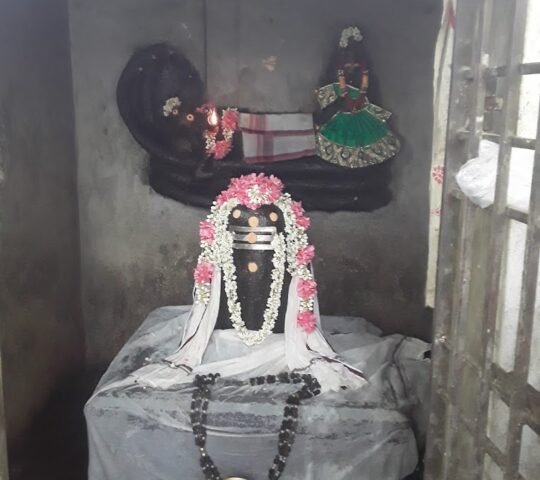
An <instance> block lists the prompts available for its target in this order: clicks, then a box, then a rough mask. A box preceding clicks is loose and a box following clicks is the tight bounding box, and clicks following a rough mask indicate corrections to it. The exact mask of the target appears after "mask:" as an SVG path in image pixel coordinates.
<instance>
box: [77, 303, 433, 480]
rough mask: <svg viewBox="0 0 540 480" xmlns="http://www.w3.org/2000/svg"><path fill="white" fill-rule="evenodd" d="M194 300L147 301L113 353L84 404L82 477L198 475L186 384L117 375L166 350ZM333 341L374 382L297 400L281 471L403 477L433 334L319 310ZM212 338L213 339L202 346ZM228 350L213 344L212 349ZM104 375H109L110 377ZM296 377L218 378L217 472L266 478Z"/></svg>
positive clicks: (305, 478)
mask: <svg viewBox="0 0 540 480" xmlns="http://www.w3.org/2000/svg"><path fill="white" fill-rule="evenodd" d="M189 308H190V307H189V306H181V307H164V308H160V309H157V310H155V311H154V312H152V313H151V314H150V315H149V316H148V318H147V319H146V320H145V322H144V323H143V324H142V326H141V327H140V328H139V329H138V330H137V332H136V333H135V334H134V335H133V337H132V338H131V339H130V340H129V341H128V342H127V344H126V345H125V346H124V348H123V349H122V350H121V351H120V352H119V354H118V355H117V356H116V358H115V359H114V360H113V362H112V363H111V365H110V367H109V369H108V370H107V372H106V373H105V375H104V376H103V378H102V379H101V381H100V383H99V385H98V387H97V388H96V391H95V393H94V395H93V396H92V398H91V399H90V400H89V401H88V403H87V405H86V407H85V415H86V421H87V426H88V437H89V449H90V463H89V480H199V479H200V480H204V478H205V477H204V475H203V473H202V471H201V469H200V466H199V457H198V449H197V447H196V446H195V444H194V441H193V435H192V432H191V426H190V420H189V411H190V403H191V393H192V391H193V389H192V387H191V385H190V384H183V385H179V386H178V387H174V388H172V389H169V390H156V389H151V388H143V387H141V386H139V385H136V384H131V385H129V384H128V385H124V386H113V387H112V388H111V387H110V385H111V384H113V383H114V384H116V383H117V382H118V381H119V380H122V379H125V378H126V377H128V376H129V374H130V373H132V372H134V371H135V370H137V369H138V368H140V367H141V366H143V365H145V364H148V363H152V362H155V361H156V360H159V359H161V358H164V357H166V356H167V355H170V354H171V353H172V352H173V351H174V350H175V349H176V348H177V347H178V343H179V341H180V338H181V335H182V329H183V322H184V321H185V317H186V315H185V314H186V312H188V311H189ZM322 324H323V328H324V329H325V332H326V335H327V338H328V340H329V342H330V344H331V345H332V347H333V348H334V349H335V350H336V351H337V352H338V353H339V354H340V355H341V356H342V357H343V358H344V359H345V360H346V361H347V362H348V363H350V364H352V365H353V366H355V367H358V368H361V369H362V370H363V371H364V372H365V373H366V375H367V376H368V378H369V383H368V385H366V386H365V387H362V388H361V389H359V390H354V391H353V390H343V391H341V392H328V393H325V394H323V395H320V396H318V397H316V398H314V399H311V400H309V401H306V402H305V403H303V404H302V406H301V407H300V413H299V427H298V433H297V437H296V442H295V444H294V446H293V448H292V452H291V454H290V456H289V461H288V464H287V467H286V468H285V471H284V474H283V475H282V477H281V478H283V479H284V480H323V479H325V480H326V479H331V480H402V479H403V478H405V477H406V476H407V475H409V474H410V473H412V472H413V471H414V469H415V467H416V465H417V460H418V453H417V452H418V448H421V447H422V443H423V441H424V436H425V419H426V418H427V411H428V408H429V405H428V404H429V398H428V394H429V393H428V392H429V378H430V362H429V360H426V359H424V353H425V352H426V351H427V350H429V345H428V344H426V343H424V342H422V341H420V340H417V339H413V338H408V337H404V336H402V335H390V336H386V337H382V336H381V333H380V331H379V330H378V329H377V328H376V327H374V326H373V325H371V324H369V323H368V322H366V321H365V320H362V319H359V318H350V317H324V316H323V317H322ZM209 350H211V349H209ZM217 354H220V355H221V354H224V355H227V352H215V351H214V352H212V351H208V352H207V355H212V356H213V355H217ZM108 386H109V387H108ZM292 388H294V387H293V386H291V385H272V386H268V385H267V386H265V387H252V386H226V387H225V386H223V385H221V386H220V385H219V382H218V384H217V385H216V386H215V387H214V389H213V398H212V402H211V403H210V408H209V416H208V443H207V448H208V451H209V453H210V455H211V456H212V458H213V460H214V462H215V464H216V465H217V467H218V469H219V470H220V472H221V475H222V477H223V478H226V477H228V476H238V477H242V478H246V479H248V480H263V479H266V478H268V470H269V468H270V466H271V464H272V460H273V457H274V456H275V454H276V451H277V432H278V430H279V426H280V423H281V420H282V415H283V408H284V404H285V399H286V397H287V395H288V393H291V389H292Z"/></svg>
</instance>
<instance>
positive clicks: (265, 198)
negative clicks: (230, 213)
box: [218, 173, 283, 210]
mask: <svg viewBox="0 0 540 480" xmlns="http://www.w3.org/2000/svg"><path fill="white" fill-rule="evenodd" d="M282 193H283V183H282V182H281V180H279V179H278V178H276V177H274V176H273V175H270V176H268V177H267V176H266V175H264V174H263V173H259V174H255V173H252V174H250V175H242V176H241V177H238V178H233V179H231V182H230V183H229V187H228V188H227V190H225V192H222V194H221V195H223V197H222V198H236V199H237V200H238V202H239V203H240V204H242V205H245V206H246V207H248V208H251V209H252V210H256V209H257V208H259V207H260V206H261V205H269V204H271V203H274V202H275V201H276V200H278V199H279V197H280V196H281V194H282ZM221 195H220V197H221ZM220 197H218V202H219V201H221V202H223V200H220Z"/></svg>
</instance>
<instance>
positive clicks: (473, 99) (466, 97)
mask: <svg viewBox="0 0 540 480" xmlns="http://www.w3.org/2000/svg"><path fill="white" fill-rule="evenodd" d="M482 6H483V1H482V0H467V1H460V2H459V3H458V5H457V21H456V33H455V47H454V58H453V64H454V70H453V74H452V87H451V96H450V98H451V103H450V112H449V118H448V139H447V153H446V159H445V183H444V189H443V212H442V219H441V233H440V240H439V242H440V244H439V249H440V250H439V251H440V252H441V254H440V256H439V262H438V268H437V292H436V298H435V318H434V342H433V350H434V351H433V370H432V372H433V375H432V395H433V398H437V399H440V401H441V402H444V403H445V404H446V408H445V412H444V415H445V417H446V421H444V420H443V421H441V418H440V415H441V414H442V413H443V412H441V411H438V410H437V409H433V410H432V411H431V413H430V422H429V432H428V443H427V451H426V471H425V479H426V480H436V479H437V480H439V479H446V478H448V475H449V470H450V462H451V461H452V460H451V448H450V445H451V444H452V443H453V442H452V439H454V438H455V434H456V430H455V429H456V419H457V418H458V416H459V412H458V411H457V410H456V409H455V407H454V405H453V403H454V402H453V401H452V399H455V394H456V390H457V382H458V379H459V371H460V368H461V367H460V358H459V357H458V355H457V352H456V351H455V349H456V347H457V344H458V343H459V333H460V330H461V329H460V326H461V321H462V319H463V315H462V312H463V305H462V304H461V299H462V298H464V297H463V295H464V294H465V295H466V293H467V292H466V290H467V286H466V285H465V287H464V288H462V285H461V284H457V283H456V279H458V278H461V277H462V276H463V277H465V278H468V277H469V275H468V274H467V271H468V270H470V264H469V258H468V257H469V249H470V248H469V247H470V234H469V233H468V230H469V227H470V226H471V223H472V222H470V219H471V207H470V206H464V205H463V204H464V202H463V201H461V200H457V199H456V198H455V197H454V196H453V192H454V191H455V190H456V184H455V175H456V173H457V171H458V170H459V168H460V167H461V165H462V164H463V163H464V162H465V161H466V160H467V159H468V158H470V155H471V153H474V152H475V151H476V149H477V146H478V140H479V138H476V133H477V132H476V130H477V128H476V126H477V125H476V121H475V118H476V115H475V114H476V108H475V105H476V103H477V101H478V90H477V85H478V82H479V79H480V75H479V74H478V72H476V74H475V70H476V67H477V66H478V65H479V64H480V55H481V52H480V49H479V46H478V44H479V43H480V35H479V32H480V31H481V30H482V29H481V28H479V26H480V25H481V12H482ZM471 106H472V107H473V108H472V109H471ZM471 122H472V123H473V124H474V125H475V128H474V130H475V132H474V134H473V135H472V138H470V141H469V142H468V143H467V142H464V141H463V140H462V138H461V135H460V132H462V131H464V130H465V129H467V128H468V127H469V126H470V125H471ZM460 239H465V241H464V242H460ZM458 246H459V248H458ZM458 255H459V257H458ZM449 334H450V335H449ZM449 337H450V338H449ZM448 354H449V355H450V368H449V370H448V374H449V375H448V377H446V373H447V372H445V371H444V369H445V358H446V356H447V355H448ZM448 387H450V393H451V395H450V398H448V397H447V396H445V395H444V390H445V389H446V388H448ZM447 426H449V427H450V429H451V431H449V432H447V429H446V427H447ZM447 440H449V441H448V442H447ZM441 455H443V462H442V475H441V476H440V473H439V468H440V465H439V462H438V457H439V456H441Z"/></svg>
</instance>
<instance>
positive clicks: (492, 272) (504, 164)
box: [476, 0, 527, 478]
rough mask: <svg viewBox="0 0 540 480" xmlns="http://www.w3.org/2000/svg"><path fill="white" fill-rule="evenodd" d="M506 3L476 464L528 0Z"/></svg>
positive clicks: (482, 427) (483, 420) (481, 436)
mask: <svg viewBox="0 0 540 480" xmlns="http://www.w3.org/2000/svg"><path fill="white" fill-rule="evenodd" d="M506 5H507V9H506V11H505V12H504V15H505V18H507V19H509V20H508V24H509V25H510V28H509V31H508V32H499V33H498V34H499V35H503V36H504V37H505V38H507V39H508V42H507V45H506V47H507V48H506V52H505V58H506V63H507V67H508V75H507V76H506V77H505V84H504V92H503V95H502V97H503V102H504V103H503V105H504V106H503V111H502V115H503V126H502V132H501V140H500V144H499V161H498V172H497V183H496V190H495V202H494V206H493V219H492V229H491V242H490V245H489V252H490V258H491V265H490V269H489V275H488V279H487V281H488V290H487V291H488V294H487V295H486V305H485V307H486V308H485V313H486V314H485V316H484V318H483V322H482V331H483V332H484V333H485V335H486V344H485V350H484V352H483V358H484V362H483V363H484V365H483V374H482V385H481V390H480V398H479V404H478V407H479V408H478V425H477V431H476V444H477V445H479V446H480V448H478V452H477V462H478V464H479V465H483V456H484V452H485V447H484V445H485V441H486V428H487V422H488V406H489V397H490V391H491V365H492V362H493V351H494V339H495V329H496V319H497V313H498V312H497V311H498V308H497V307H498V303H499V292H500V287H501V267H502V259H503V253H504V251H505V247H506V243H507V225H508V217H507V216H506V205H507V191H508V177H509V165H510V156H511V153H512V145H511V141H510V137H511V136H513V135H515V131H516V126H517V117H518V111H519V90H520V83H519V81H518V76H519V63H520V61H521V58H522V55H523V46H524V33H523V32H524V31H525V19H526V15H525V13H526V9H527V0H515V1H511V2H506ZM503 453H505V452H503ZM482 473H483V472H482V467H481V468H480V469H479V472H478V476H477V478H481V475H482Z"/></svg>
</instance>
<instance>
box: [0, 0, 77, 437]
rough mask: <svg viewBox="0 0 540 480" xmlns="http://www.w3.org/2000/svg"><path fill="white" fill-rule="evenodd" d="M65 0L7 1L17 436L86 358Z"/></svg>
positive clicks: (6, 142) (2, 34)
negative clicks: (81, 307) (82, 316)
mask: <svg viewBox="0 0 540 480" xmlns="http://www.w3.org/2000/svg"><path fill="white" fill-rule="evenodd" d="M68 33H69V30H68V14H67V2H66V1H65V0H48V1H46V2H44V1H42V0H9V1H8V0H6V1H3V2H0V72H1V73H0V167H1V168H0V169H1V171H2V175H1V176H2V177H3V181H2V183H0V322H1V323H0V325H1V326H0V332H1V337H2V357H3V367H4V369H3V370H4V395H5V401H6V414H7V418H8V434H9V438H10V439H18V437H19V436H20V434H21V433H22V432H23V431H24V430H25V429H26V428H27V426H28V425H29V424H30V423H31V422H32V420H33V417H34V415H35V414H36V412H37V410H39V409H40V407H41V406H42V405H43V404H44V403H45V402H46V400H47V398H48V397H49V396H50V395H51V394H52V392H53V391H54V390H56V389H57V388H58V387H59V386H60V385H61V384H62V383H63V382H65V381H67V379H69V378H71V377H72V376H73V375H76V374H78V373H79V370H80V369H81V368H82V364H83V360H84V337H83V326H82V319H81V315H80V290H79V245H78V222H77V185H76V155H75V144H74V131H73V130H74V129H73V103H72V92H71V72H70V55H69V35H68Z"/></svg>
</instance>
